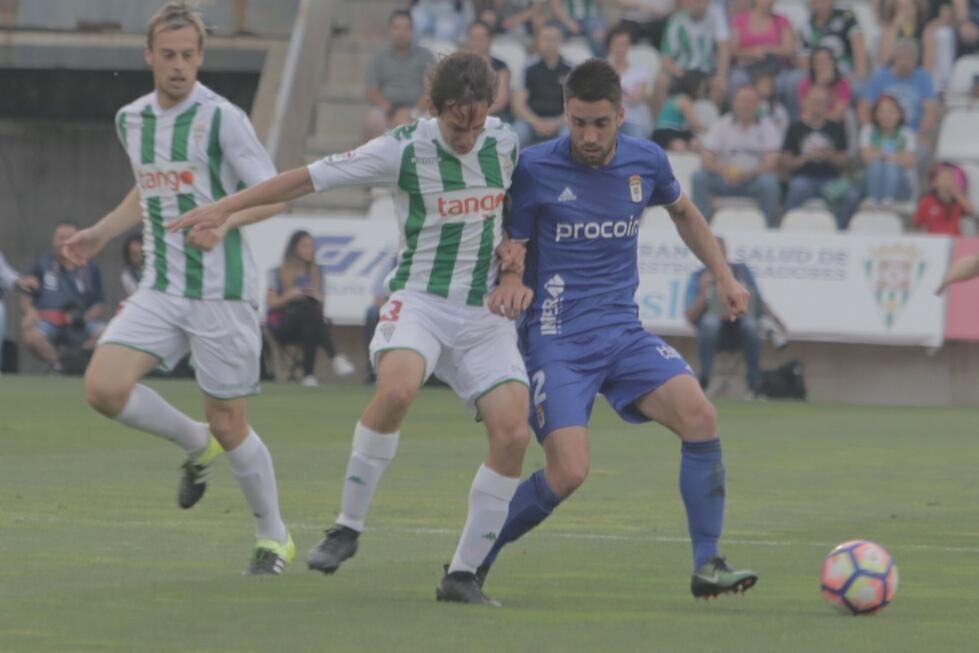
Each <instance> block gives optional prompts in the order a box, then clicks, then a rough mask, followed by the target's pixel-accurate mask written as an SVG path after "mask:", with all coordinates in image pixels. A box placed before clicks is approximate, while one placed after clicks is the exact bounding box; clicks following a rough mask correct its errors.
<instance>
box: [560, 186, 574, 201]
mask: <svg viewBox="0 0 979 653" xmlns="http://www.w3.org/2000/svg"><path fill="white" fill-rule="evenodd" d="M576 199H578V196H577V195H575V194H574V191H572V190H571V187H570V186H565V187H564V191H563V192H562V193H561V194H560V195H558V196H557V201H558V202H573V201H575V200H576Z"/></svg>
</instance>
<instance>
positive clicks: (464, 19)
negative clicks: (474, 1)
mask: <svg viewBox="0 0 979 653" xmlns="http://www.w3.org/2000/svg"><path fill="white" fill-rule="evenodd" d="M472 19H473V16H472V7H471V6H470V4H469V3H468V2H459V0H415V1H414V6H413V7H412V8H411V20H412V22H413V23H414V25H415V30H414V31H415V36H416V37H417V38H419V39H434V40H436V41H447V42H449V43H456V42H457V41H458V40H459V39H460V38H461V37H462V31H463V29H464V28H465V26H466V23H468V22H469V21H471V20H472Z"/></svg>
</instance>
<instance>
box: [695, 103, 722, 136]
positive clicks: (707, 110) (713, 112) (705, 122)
mask: <svg viewBox="0 0 979 653" xmlns="http://www.w3.org/2000/svg"><path fill="white" fill-rule="evenodd" d="M693 112H694V113H695V114H696V115H697V120H699V121H700V125H701V127H703V128H704V129H705V130H707V129H710V127H711V125H713V124H714V123H715V122H717V120H718V118H720V117H721V110H720V109H718V108H717V105H716V104H715V103H713V102H711V101H710V100H703V99H702V100H697V101H696V102H694V103H693Z"/></svg>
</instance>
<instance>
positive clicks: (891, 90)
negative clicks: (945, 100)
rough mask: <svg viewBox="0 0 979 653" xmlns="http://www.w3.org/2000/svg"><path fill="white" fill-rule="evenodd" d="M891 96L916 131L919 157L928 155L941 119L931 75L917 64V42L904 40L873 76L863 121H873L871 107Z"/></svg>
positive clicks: (862, 106)
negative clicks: (934, 131) (889, 62)
mask: <svg viewBox="0 0 979 653" xmlns="http://www.w3.org/2000/svg"><path fill="white" fill-rule="evenodd" d="M885 94H886V95H891V96H893V97H895V98H896V99H897V101H898V102H899V103H900V104H901V109H902V110H903V111H904V118H905V120H906V121H907V125H908V127H910V128H911V129H912V130H914V132H915V137H916V140H917V144H918V155H919V156H918V158H919V161H921V159H922V157H921V155H922V154H927V152H928V148H929V144H930V143H931V134H932V132H933V130H934V129H935V127H936V126H937V122H938V101H937V99H936V95H935V89H934V86H933V85H932V83H931V76H930V75H929V74H928V73H927V72H925V70H924V69H923V68H920V67H919V66H918V44H917V43H916V42H915V41H911V40H908V39H904V40H901V41H898V42H897V44H896V45H895V48H894V61H893V63H892V64H891V65H890V67H888V68H883V69H881V70H880V71H878V72H877V74H876V75H874V76H873V77H872V78H871V80H870V83H869V84H868V85H867V90H866V91H865V92H864V95H863V98H862V99H861V101H860V105H859V114H860V123H861V124H864V125H866V124H869V123H870V122H871V111H870V110H871V107H872V106H873V104H874V102H876V101H877V99H878V98H879V97H880V96H881V95H885Z"/></svg>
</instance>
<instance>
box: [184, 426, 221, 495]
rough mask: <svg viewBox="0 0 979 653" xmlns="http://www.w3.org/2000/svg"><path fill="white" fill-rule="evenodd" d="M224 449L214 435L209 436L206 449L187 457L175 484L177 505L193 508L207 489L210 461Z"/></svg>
mask: <svg viewBox="0 0 979 653" xmlns="http://www.w3.org/2000/svg"><path fill="white" fill-rule="evenodd" d="M222 451H224V450H223V449H222V448H221V445H220V443H218V441H217V440H216V439H214V436H210V441H209V442H208V444H207V449H205V450H204V453H202V454H201V455H199V456H197V457H196V458H188V459H187V460H185V461H184V462H183V464H182V465H181V466H180V468H181V470H183V474H182V475H181V477H180V485H178V486H177V505H179V506H180V507H181V508H183V509H184V510H187V509H188V508H193V507H194V505H195V504H196V503H197V502H198V501H200V500H201V497H203V496H204V491H205V490H206V489H207V475H208V473H209V472H210V471H211V463H213V462H214V459H215V458H217V457H218V456H219V455H221V452H222Z"/></svg>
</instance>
